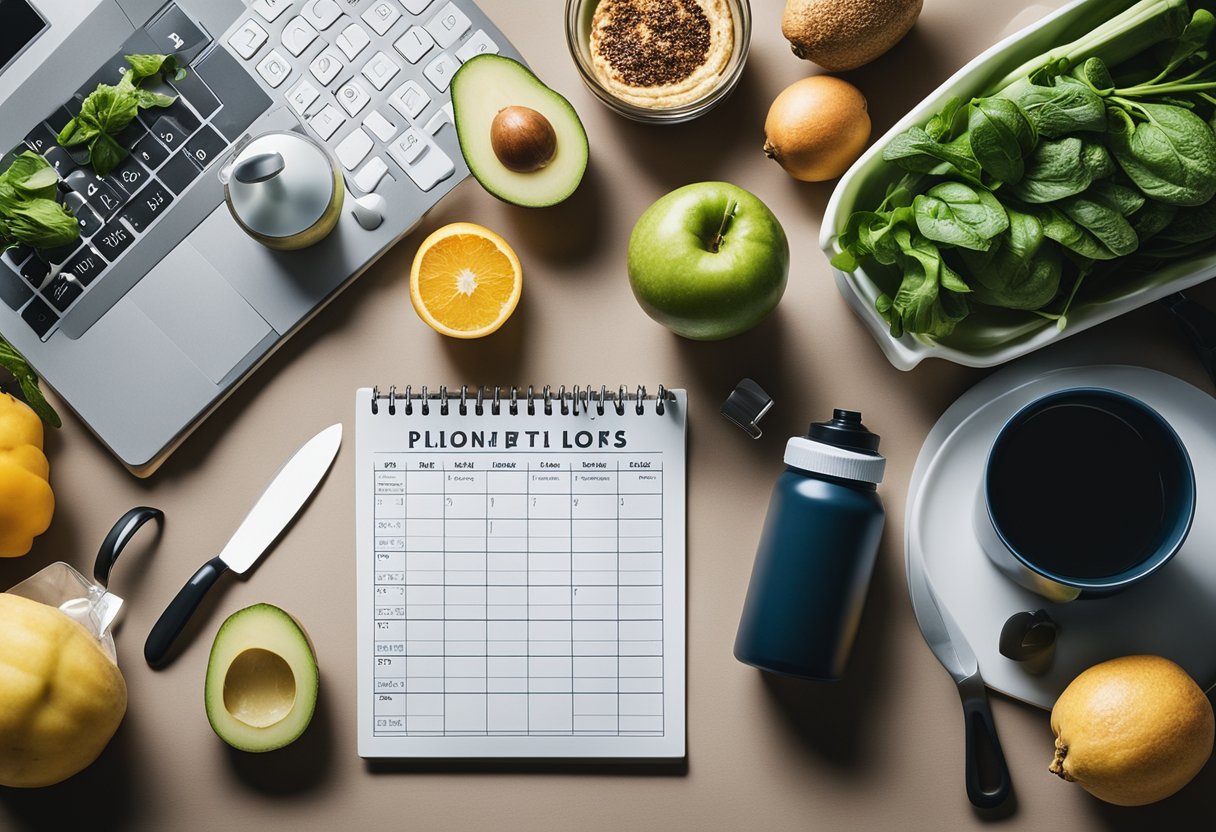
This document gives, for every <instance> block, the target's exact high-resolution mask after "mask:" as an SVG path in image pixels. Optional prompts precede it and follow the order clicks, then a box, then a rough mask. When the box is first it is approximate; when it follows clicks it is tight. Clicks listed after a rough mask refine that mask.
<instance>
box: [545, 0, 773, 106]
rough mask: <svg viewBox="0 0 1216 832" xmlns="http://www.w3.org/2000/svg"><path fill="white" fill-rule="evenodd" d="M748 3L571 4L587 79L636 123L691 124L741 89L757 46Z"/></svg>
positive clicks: (631, 0) (577, 54) (574, 47)
mask: <svg viewBox="0 0 1216 832" xmlns="http://www.w3.org/2000/svg"><path fill="white" fill-rule="evenodd" d="M751 25H752V21H751V7H750V6H749V4H748V2H747V0H567V2H566V43H567V45H568V46H569V47H570V54H571V56H573V58H574V63H575V65H576V66H577V67H578V70H579V74H580V75H582V78H583V81H584V82H585V83H586V84H587V86H588V87H589V88H590V89H591V91H592V92H593V93H595V95H596V97H597V98H599V99H600V100H601V101H602V102H604V103H605V104H606V105H608V106H609V107H610V108H612V109H613V110H615V111H616V112H618V113H620V114H621V115H623V116H625V117H626V118H630V119H633V120H635V121H643V122H650V123H677V122H682V121H689V120H691V119H694V118H696V117H697V116H700V115H702V114H704V113H706V112H708V111H709V110H711V109H713V108H714V107H715V106H717V105H718V104H719V103H720V102H721V101H723V100H724V99H725V98H726V97H727V96H728V95H729V94H730V93H731V91H732V90H733V89H734V88H735V86H736V85H737V84H738V82H739V78H740V77H741V76H742V74H743V67H744V64H745V63H746V62H747V51H748V45H749V43H750V40H751Z"/></svg>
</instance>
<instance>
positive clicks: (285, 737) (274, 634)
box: [203, 604, 319, 752]
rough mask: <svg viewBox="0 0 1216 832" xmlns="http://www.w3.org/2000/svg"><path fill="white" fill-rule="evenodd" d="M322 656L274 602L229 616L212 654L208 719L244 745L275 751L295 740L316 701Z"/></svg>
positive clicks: (222, 733) (227, 739)
mask: <svg viewBox="0 0 1216 832" xmlns="http://www.w3.org/2000/svg"><path fill="white" fill-rule="evenodd" d="M318 683H319V676H318V674H317V657H316V654H315V653H314V652H313V649H312V643H311V642H310V641H309V640H308V635H307V634H306V633H305V632H304V629H303V628H302V627H301V626H300V625H299V623H297V622H296V620H295V619H294V618H292V617H291V616H290V615H288V614H287V613H286V612H284V611H283V610H281V609H279V608H278V607H276V606H273V605H272V604H254V605H253V606H252V607H246V608H245V609H243V610H238V611H236V612H234V613H233V614H232V615H230V616H228V618H227V620H225V621H224V623H223V624H221V625H220V629H219V631H218V632H217V633H216V634H215V642H214V643H213V644H212V645H211V656H210V658H209V659H208V660H207V678H206V682H205V683H204V691H203V699H204V701H205V703H206V706H207V720H208V721H209V722H210V723H211V727H212V729H213V730H214V731H215V733H216V734H217V735H218V736H219V738H220V739H222V740H223V741H224V742H226V743H228V744H229V745H231V746H232V747H233V748H238V749H240V750H241V751H253V752H261V751H273V750H274V749H276V748H282V747H283V746H285V745H287V744H289V743H291V742H294V741H295V740H296V739H297V738H298V737H299V736H300V735H301V734H302V733H304V729H305V728H307V727H308V723H309V722H311V721H312V715H313V711H314V710H315V709H316V705H317V687H318Z"/></svg>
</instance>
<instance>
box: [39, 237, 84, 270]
mask: <svg viewBox="0 0 1216 832" xmlns="http://www.w3.org/2000/svg"><path fill="white" fill-rule="evenodd" d="M79 248H80V243H79V242H73V243H71V244H69V245H66V246H59V247H57V248H44V249H42V251H40V252H38V256H39V257H41V258H42V259H43V260H44V261H46V262H47V263H50V264H51V265H52V266H58V265H59V264H60V263H63V262H66V261H67V259H68V258H69V257H71V256H72V255H73V254H75V253H76V251H77V249H79Z"/></svg>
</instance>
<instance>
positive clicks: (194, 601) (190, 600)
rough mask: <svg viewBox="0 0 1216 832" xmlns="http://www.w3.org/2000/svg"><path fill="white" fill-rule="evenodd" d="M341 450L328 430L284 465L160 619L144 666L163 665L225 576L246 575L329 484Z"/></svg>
mask: <svg viewBox="0 0 1216 832" xmlns="http://www.w3.org/2000/svg"><path fill="white" fill-rule="evenodd" d="M341 444H342V425H341V424H336V425H330V426H329V427H327V428H326V429H325V430H323V431H321V432H320V433H318V434H317V435H316V436H314V437H313V438H312V439H310V440H308V441H307V442H305V443H304V445H303V446H302V447H300V449H299V450H297V451H296V452H295V453H294V454H292V456H291V458H289V459H288V460H287V462H285V463H284V464H283V466H282V467H281V468H280V469H279V470H278V472H277V473H276V474H275V475H274V477H272V478H271V480H270V484H269V485H267V486H266V490H265V491H263V492H262V495H261V496H260V497H258V499H257V502H255V503H254V504H253V508H251V509H250V510H249V514H247V515H246V516H245V519H244V520H242V521H241V524H240V525H239V526H238V527H237V530H236V531H235V532H233V534H232V537H231V538H230V539H229V540H228V543H227V544H226V545H225V546H224V548H223V550H222V551H221V552H220V553H219V554H218V555H217V556H215V557H214V558H212V559H211V560H209V561H207V562H206V563H204V564H203V565H202V566H201V567H200V568H199V570H198V571H197V572H195V573H194V575H193V577H191V578H190V580H189V581H187V582H186V585H185V586H183V587H182V588H181V590H180V591H179V592H178V593H177V595H176V596H175V597H174V599H173V600H172V601H171V602H169V606H168V607H166V608H165V611H164V612H163V613H161V616H160V618H159V619H157V621H156V624H154V625H153V627H152V631H151V632H150V633H148V640H147V641H146V642H144V660H145V661H146V662H147V663H148V664H149V665H151V666H153V667H159V666H160V665H162V664H163V663H164V659H165V655H166V654H167V653H168V652H169V648H170V647H171V646H172V644H173V642H174V640H175V639H176V638H177V636H178V635H179V634H181V631H182V630H183V629H184V628H185V626H186V622H188V621H189V620H190V616H191V615H192V614H193V613H194V610H195V609H196V608H197V607H198V605H199V603H200V602H201V601H202V600H203V596H204V595H206V594H207V590H209V589H211V587H212V586H214V585H215V582H216V581H217V580H218V579H219V577H220V576H221V575H223V574H224V573H225V572H227V571H229V570H231V571H233V572H236V573H238V574H240V573H243V572H246V571H247V570H248V569H249V568H250V567H251V566H253V565H254V564H255V563H256V562H257V560H258V558H260V557H261V556H262V554H263V553H264V552H265V551H266V550H267V549H268V548H270V545H271V544H272V543H274V541H275V540H276V539H278V537H279V535H280V534H282V533H283V530H284V529H285V528H287V525H288V524H289V523H290V522H291V521H292V519H293V518H294V517H295V516H296V515H297V514H298V513H299V511H300V509H301V508H303V507H304V504H305V503H306V502H308V498H309V497H311V496H312V493H313V492H314V491H315V490H316V488H317V486H318V485H320V484H321V480H322V479H324V478H325V473H326V472H327V471H328V470H329V467H330V465H332V464H333V461H334V457H336V456H337V455H338V448H339V447H340V446H341Z"/></svg>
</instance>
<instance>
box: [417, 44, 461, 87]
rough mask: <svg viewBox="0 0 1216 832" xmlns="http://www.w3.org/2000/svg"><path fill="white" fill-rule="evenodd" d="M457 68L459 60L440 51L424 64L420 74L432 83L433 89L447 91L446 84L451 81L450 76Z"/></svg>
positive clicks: (458, 67)
mask: <svg viewBox="0 0 1216 832" xmlns="http://www.w3.org/2000/svg"><path fill="white" fill-rule="evenodd" d="M458 69H460V62H459V61H457V60H456V59H455V58H453V57H452V56H451V55H449V54H448V53H447V52H441V53H440V54H439V57H437V58H436V59H435V60H433V61H431V62H430V63H429V64H427V65H426V67H425V68H424V69H423V70H422V74H423V75H425V76H426V80H428V81H430V82H431V84H433V85H434V87H435V89H437V90H439V91H440V92H447V90H448V84H450V83H452V76H453V75H455V74H456V70H458Z"/></svg>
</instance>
